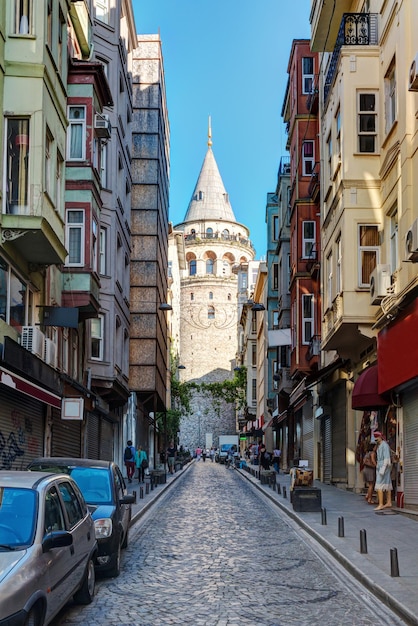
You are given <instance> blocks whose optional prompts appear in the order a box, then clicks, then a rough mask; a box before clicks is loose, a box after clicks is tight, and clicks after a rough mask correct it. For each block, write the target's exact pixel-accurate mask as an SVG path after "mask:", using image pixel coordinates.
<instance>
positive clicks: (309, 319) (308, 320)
mask: <svg viewBox="0 0 418 626" xmlns="http://www.w3.org/2000/svg"><path fill="white" fill-rule="evenodd" d="M308 299H309V302H310V307H309V308H310V309H311V310H310V315H305V312H306V310H305V309H306V307H305V302H306V301H307V300H308ZM301 323H302V344H303V345H304V346H306V345H309V344H310V342H311V339H312V337H313V336H314V334H315V331H314V329H315V309H314V294H313V293H303V294H302V297H301ZM308 324H309V325H310V328H311V333H310V335H309V337H308V333H307V325H308Z"/></svg>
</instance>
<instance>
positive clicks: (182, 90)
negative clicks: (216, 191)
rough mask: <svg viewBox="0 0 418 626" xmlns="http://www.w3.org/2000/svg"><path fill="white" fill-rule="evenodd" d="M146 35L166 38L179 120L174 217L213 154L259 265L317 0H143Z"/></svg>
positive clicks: (172, 105)
mask: <svg viewBox="0 0 418 626" xmlns="http://www.w3.org/2000/svg"><path fill="white" fill-rule="evenodd" d="M133 6H134V12H135V23H136V30H137V32H138V33H143V34H150V33H158V32H159V33H160V36H161V41H162V49H163V56H164V70H165V80H166V89H167V106H168V115H169V120H170V135H171V138H170V153H171V172H170V216H169V218H170V220H171V221H172V222H173V223H174V224H177V223H179V222H181V221H182V220H183V218H184V216H185V214H186V210H187V207H188V204H189V201H190V198H191V195H192V193H193V190H194V186H195V184H196V181H197V178H198V175H199V172H200V168H201V166H202V163H203V159H204V157H205V154H206V150H207V129H208V117H209V116H211V119H212V140H213V145H212V149H213V153H214V155H215V159H216V161H217V164H218V167H219V170H220V173H221V176H222V179H223V182H224V185H225V188H226V190H227V192H228V194H229V198H230V201H231V205H232V208H233V211H234V214H235V218H236V220H237V221H238V222H241V223H243V224H245V225H246V226H247V227H248V228H249V229H250V237H251V240H252V242H253V244H254V246H255V248H256V258H257V259H260V258H262V257H265V254H266V223H265V208H266V199H267V193H268V192H270V191H275V187H276V182H277V170H278V166H279V162H280V158H281V157H282V156H285V155H286V154H287V153H286V149H285V146H286V139H287V136H286V132H285V126H284V124H283V120H282V118H281V109H282V104H283V99H284V95H285V89H286V84H287V78H288V74H287V64H288V60H289V54H290V48H291V45H292V41H293V39H309V37H310V24H309V14H310V7H311V0H293V1H290V2H286V1H285V0H210V1H208V0H206V1H205V0H200V1H199V0H198V1H197V2H196V0H133Z"/></svg>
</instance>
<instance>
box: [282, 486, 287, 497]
mask: <svg viewBox="0 0 418 626" xmlns="http://www.w3.org/2000/svg"><path fill="white" fill-rule="evenodd" d="M283 498H287V494H286V487H283Z"/></svg>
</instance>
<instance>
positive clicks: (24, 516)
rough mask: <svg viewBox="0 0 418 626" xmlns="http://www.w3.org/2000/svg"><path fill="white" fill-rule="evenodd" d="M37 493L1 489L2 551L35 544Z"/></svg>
mask: <svg viewBox="0 0 418 626" xmlns="http://www.w3.org/2000/svg"><path fill="white" fill-rule="evenodd" d="M36 501H37V499H36V491H33V490H32V489H17V488H13V487H0V550H2V549H3V550H4V549H16V548H20V547H23V546H28V545H31V544H32V543H33V538H34V531H35V521H36Z"/></svg>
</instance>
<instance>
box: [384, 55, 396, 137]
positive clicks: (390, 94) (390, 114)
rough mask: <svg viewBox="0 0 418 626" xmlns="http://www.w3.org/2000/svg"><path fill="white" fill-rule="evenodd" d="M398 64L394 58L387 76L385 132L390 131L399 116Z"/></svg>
mask: <svg viewBox="0 0 418 626" xmlns="http://www.w3.org/2000/svg"><path fill="white" fill-rule="evenodd" d="M396 99H397V89H396V64H395V59H394V58H393V59H392V61H391V63H390V65H389V68H388V71H387V72H386V75H385V127H386V128H385V130H386V134H387V133H388V132H389V131H390V129H391V128H392V126H393V125H394V123H395V122H396V116H397V107H396Z"/></svg>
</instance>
